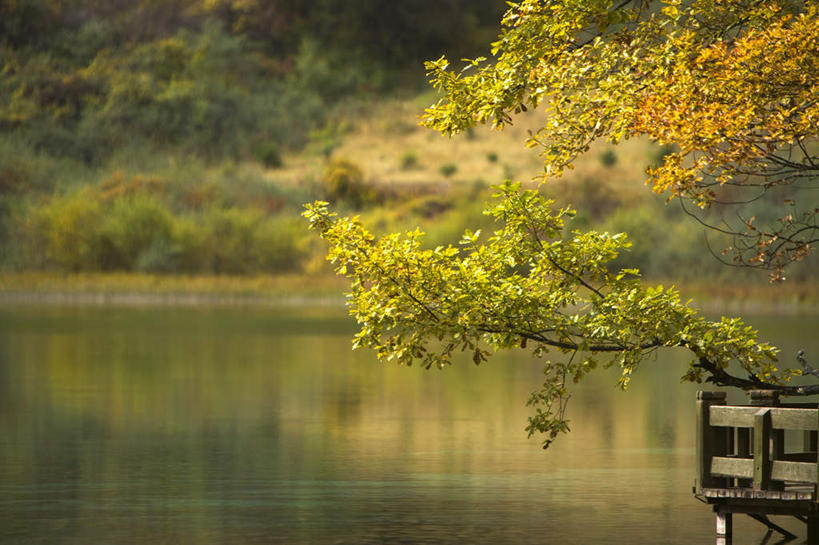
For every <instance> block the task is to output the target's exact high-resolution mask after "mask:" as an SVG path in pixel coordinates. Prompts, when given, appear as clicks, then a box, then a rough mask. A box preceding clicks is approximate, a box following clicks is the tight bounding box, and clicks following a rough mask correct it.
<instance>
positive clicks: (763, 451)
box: [754, 408, 772, 490]
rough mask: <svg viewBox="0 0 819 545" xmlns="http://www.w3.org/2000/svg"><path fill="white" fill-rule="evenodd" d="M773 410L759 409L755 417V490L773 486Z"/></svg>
mask: <svg viewBox="0 0 819 545" xmlns="http://www.w3.org/2000/svg"><path fill="white" fill-rule="evenodd" d="M771 429H772V428H771V410H770V409H768V408H762V409H759V410H758V411H757V412H756V414H755V415H754V489H755V490H767V489H768V488H769V487H770V485H771Z"/></svg>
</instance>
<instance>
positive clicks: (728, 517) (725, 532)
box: [715, 507, 734, 543]
mask: <svg viewBox="0 0 819 545" xmlns="http://www.w3.org/2000/svg"><path fill="white" fill-rule="evenodd" d="M715 511H716V513H717V541H718V542H719V540H720V538H722V539H724V540H725V542H727V543H730V542H731V538H732V537H733V533H734V524H733V522H734V521H733V514H732V513H731V512H730V511H728V510H726V509H725V508H724V507H716V509H715Z"/></svg>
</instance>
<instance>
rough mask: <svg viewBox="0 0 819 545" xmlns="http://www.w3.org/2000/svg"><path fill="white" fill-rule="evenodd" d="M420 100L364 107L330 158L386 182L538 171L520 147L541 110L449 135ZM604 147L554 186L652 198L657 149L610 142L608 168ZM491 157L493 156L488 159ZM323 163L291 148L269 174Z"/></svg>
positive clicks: (290, 174)
mask: <svg viewBox="0 0 819 545" xmlns="http://www.w3.org/2000/svg"><path fill="white" fill-rule="evenodd" d="M423 98H424V96H422V97H420V99H419V98H416V99H413V100H397V99H392V100H384V101H381V102H379V103H377V104H374V105H372V106H370V107H369V109H368V111H367V112H366V113H365V114H364V115H362V116H360V117H358V118H357V119H356V120H355V121H354V122H352V124H351V125H352V129H351V130H350V131H349V132H348V133H347V134H346V135H344V137H343V140H342V143H341V145H340V146H339V147H337V148H336V149H335V150H334V151H333V153H332V157H335V158H343V159H346V160H350V161H353V162H355V163H356V164H358V165H359V166H361V168H362V169H363V170H364V173H365V176H366V178H367V180H368V181H370V182H371V183H377V184H385V185H393V184H401V185H406V184H421V185H435V186H437V187H440V188H446V187H449V186H450V185H452V184H462V183H474V182H476V181H482V182H485V183H487V184H497V183H500V182H502V181H503V180H505V179H508V178H512V179H515V180H519V181H523V182H526V181H529V180H532V179H533V178H535V177H537V176H539V175H541V174H542V172H543V163H542V160H541V158H540V156H539V155H538V150H537V149H528V148H526V147H525V145H524V143H525V141H526V138H527V136H528V131H530V130H536V129H537V128H538V127H539V126H540V125H541V124H542V123H543V113H542V112H541V111H540V110H536V111H529V112H527V113H524V114H521V115H520V116H518V117H516V118H515V122H514V124H513V125H511V126H507V127H506V128H505V129H504V130H502V131H499V130H495V129H492V128H491V127H489V126H486V125H484V126H478V127H476V128H475V129H474V130H473V131H471V132H470V133H469V134H460V135H457V136H455V137H452V138H449V137H446V136H443V135H441V134H439V133H437V132H435V131H433V130H430V129H427V128H424V127H422V126H420V125H419V121H420V115H421V114H422V113H423V110H424V107H425V106H427V105H428V104H426V103H424V102H422V101H421V100H422V99H423ZM607 147H608V144H605V143H602V144H598V145H595V146H594V147H593V148H592V149H591V150H590V151H589V152H588V153H587V154H586V156H585V157H584V158H583V159H581V160H580V161H578V163H577V165H576V168H575V169H574V170H573V171H567V173H566V174H565V175H564V176H563V178H561V179H559V180H552V181H551V182H550V183H552V184H554V186H555V188H556V189H555V190H556V191H558V192H559V191H561V190H562V189H565V187H566V185H567V184H573V183H575V182H577V181H580V180H584V179H594V180H603V181H604V182H605V183H608V184H612V185H614V186H616V187H617V189H618V191H620V192H622V193H623V197H624V198H646V197H650V191H649V190H648V189H647V188H646V187H645V186H644V180H645V175H644V173H645V168H646V167H647V166H648V164H649V162H650V161H651V155H652V152H653V150H654V149H655V147H654V146H653V145H652V144H650V143H649V142H647V141H645V140H632V141H627V142H623V143H621V144H620V145H618V146H617V147H616V148H614V149H615V150H616V154H617V164H616V165H614V166H613V167H609V168H606V167H604V166H603V165H602V163H601V161H600V160H599V156H600V154H601V153H602V152H603V151H604V150H605V149H606V148H607ZM308 149H309V148H308ZM407 154H413V155H415V156H416V157H417V164H416V165H414V166H413V167H412V168H406V167H405V166H403V165H402V158H403V157H404V156H405V155H407ZM490 156H494V157H496V159H495V160H494V161H492V160H490ZM325 161H326V159H325V158H324V157H322V156H320V155H316V154H315V153H310V152H309V151H308V152H302V153H299V154H291V155H288V156H285V161H284V165H285V166H284V168H281V169H276V170H273V171H270V172H269V175H270V177H271V179H276V180H278V181H279V182H285V183H293V184H297V183H300V182H301V181H303V180H307V179H318V178H320V176H321V172H322V170H323V168H324V164H325ZM450 163H451V164H455V165H456V166H457V172H456V173H455V174H454V175H452V176H451V177H449V178H447V177H445V176H444V175H442V174H441V172H440V168H441V166H443V165H445V164H450Z"/></svg>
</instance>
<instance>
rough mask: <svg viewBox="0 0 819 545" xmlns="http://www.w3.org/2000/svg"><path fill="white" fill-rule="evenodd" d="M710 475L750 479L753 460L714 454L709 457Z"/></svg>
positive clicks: (752, 473)
mask: <svg viewBox="0 0 819 545" xmlns="http://www.w3.org/2000/svg"><path fill="white" fill-rule="evenodd" d="M711 475H714V476H720V477H740V478H745V479H750V478H752V477H753V476H754V460H753V458H729V457H724V456H714V457H713V458H712V459H711Z"/></svg>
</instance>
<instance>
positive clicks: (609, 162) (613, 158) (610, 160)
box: [599, 148, 617, 168]
mask: <svg viewBox="0 0 819 545" xmlns="http://www.w3.org/2000/svg"><path fill="white" fill-rule="evenodd" d="M599 158H600V163H601V164H602V165H603V166H604V167H606V168H611V167H613V166H614V165H616V164H617V152H615V151H614V150H613V149H611V148H609V149H606V150H605V151H603V153H601V154H600V157H599Z"/></svg>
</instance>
